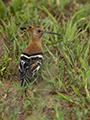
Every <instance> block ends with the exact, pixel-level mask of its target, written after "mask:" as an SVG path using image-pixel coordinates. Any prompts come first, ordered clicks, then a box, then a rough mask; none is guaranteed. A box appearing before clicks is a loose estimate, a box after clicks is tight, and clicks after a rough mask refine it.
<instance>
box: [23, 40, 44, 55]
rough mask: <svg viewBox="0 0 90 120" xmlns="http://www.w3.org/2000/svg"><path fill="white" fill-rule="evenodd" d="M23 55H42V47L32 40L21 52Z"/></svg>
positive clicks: (39, 43)
mask: <svg viewBox="0 0 90 120" xmlns="http://www.w3.org/2000/svg"><path fill="white" fill-rule="evenodd" d="M23 52H24V53H27V54H29V55H31V54H36V53H41V52H42V53H43V49H42V45H41V42H40V41H35V40H32V41H31V42H30V44H29V45H28V47H27V48H25V49H24V50H23Z"/></svg>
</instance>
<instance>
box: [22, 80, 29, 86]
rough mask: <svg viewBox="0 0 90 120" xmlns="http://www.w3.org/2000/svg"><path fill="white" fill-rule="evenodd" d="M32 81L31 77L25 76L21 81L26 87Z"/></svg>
mask: <svg viewBox="0 0 90 120" xmlns="http://www.w3.org/2000/svg"><path fill="white" fill-rule="evenodd" d="M29 83H30V78H23V79H22V82H21V87H25V86H26V85H28V84H29Z"/></svg>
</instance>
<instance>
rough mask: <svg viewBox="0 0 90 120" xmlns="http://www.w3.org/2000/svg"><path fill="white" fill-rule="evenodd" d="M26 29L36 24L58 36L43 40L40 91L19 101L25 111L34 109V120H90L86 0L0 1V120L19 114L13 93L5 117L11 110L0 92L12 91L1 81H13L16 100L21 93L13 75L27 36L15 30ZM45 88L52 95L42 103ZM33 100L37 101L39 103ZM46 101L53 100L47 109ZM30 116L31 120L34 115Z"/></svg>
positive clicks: (89, 7) (89, 34)
mask: <svg viewBox="0 0 90 120" xmlns="http://www.w3.org/2000/svg"><path fill="white" fill-rule="evenodd" d="M26 26H40V27H42V28H44V29H46V30H50V31H54V32H57V33H60V34H62V36H63V37H59V36H54V35H45V36H44V37H43V40H42V43H43V50H44V56H45V59H44V62H43V65H42V68H41V69H40V71H39V73H38V76H39V77H41V79H42V81H43V82H44V87H43V88H42V86H40V88H41V89H39V90H38V89H36V90H34V92H33V91H32V93H29V95H28V99H27V97H26V98H25V99H24V100H22V104H23V108H24V110H25V113H27V112H28V111H34V110H36V111H39V113H40V114H38V118H37V116H36V118H37V119H38V120H64V119H65V120H69V119H70V120H74V119H77V120H82V119H83V120H89V119H90V2H89V1H86V0H73V1H72V0H47V1H46V0H43V1H40V0H8V1H7V0H6V1H5V0H4V1H2V0H0V43H3V45H2V46H1V45H0V46H1V48H0V52H1V53H2V54H1V55H0V86H1V87H2V89H3V90H4V92H2V91H3V90H2V91H0V108H1V109H0V119H1V120H5V119H6V118H7V116H8V119H9V120H10V119H11V120H17V119H18V116H19V113H20V106H19V105H18V104H19V103H17V99H18V98H16V96H15V95H13V98H12V101H13V102H12V106H15V107H14V108H12V111H13V112H12V113H11V114H9V113H8V114H7V112H8V111H9V109H11V106H9V105H8V106H7V103H8V102H9V97H7V100H6V99H4V98H3V94H4V93H5V95H6V96H8V94H9V95H10V94H11V95H12V94H13V93H12V91H13V90H12V89H14V88H13V87H11V88H10V87H9V86H8V89H7V90H6V88H5V86H4V83H5V82H10V83H12V82H13V84H14V86H15V89H16V90H17V92H18V95H19V96H18V97H20V95H22V94H24V93H22V89H21V88H20V82H18V77H17V79H16V80H14V79H13V76H17V73H18V64H19V60H20V54H21V52H22V50H23V49H24V48H26V47H27V45H28V44H29V42H30V33H29V32H22V31H20V27H26ZM3 48H4V51H2V49H3ZM36 79H38V77H36ZM36 79H35V81H36ZM38 84H39V83H38ZM30 88H31V89H32V88H33V83H32V84H31V85H30ZM30 88H29V89H30ZM44 90H46V91H47V92H49V93H50V94H52V97H50V98H49V100H45V99H43V97H42V95H41V94H42V92H43V91H44ZM38 91H39V92H41V94H40V93H39V92H38ZM17 92H16V93H17ZM19 93H20V94H19ZM34 93H38V95H39V96H35V94H34ZM45 96H46V98H47V95H45ZM35 101H39V102H38V104H37V102H35ZM49 102H52V105H51V106H50V107H49V106H48V103H49ZM61 103H63V105H62V104H61ZM45 108H46V109H45ZM44 109H45V110H44ZM49 109H50V113H51V114H50V113H49V112H48V110H49ZM52 111H53V112H52ZM31 114H32V115H31ZM31 114H30V115H31V116H33V119H36V118H35V116H34V115H33V112H32V113H31ZM30 115H29V116H30ZM26 120H27V119H26Z"/></svg>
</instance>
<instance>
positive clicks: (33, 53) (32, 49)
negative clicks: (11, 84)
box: [19, 26, 61, 87]
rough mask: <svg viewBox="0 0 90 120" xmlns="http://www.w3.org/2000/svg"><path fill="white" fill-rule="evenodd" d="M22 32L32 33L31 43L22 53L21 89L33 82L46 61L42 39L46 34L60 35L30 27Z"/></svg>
mask: <svg viewBox="0 0 90 120" xmlns="http://www.w3.org/2000/svg"><path fill="white" fill-rule="evenodd" d="M20 29H21V30H25V31H30V34H31V41H30V43H29V45H28V46H27V48H25V49H24V50H23V51H22V53H21V58H20V62H19V74H20V78H21V80H22V82H21V87H23V86H24V87H25V86H26V85H27V84H29V83H31V82H32V78H33V76H34V75H35V74H36V73H37V72H38V70H39V69H40V67H41V65H42V61H43V59H44V54H43V48H42V44H41V38H42V36H43V35H44V34H55V35H60V36H61V34H59V33H55V32H51V31H46V30H44V29H43V28H40V27H35V26H30V27H22V28H20Z"/></svg>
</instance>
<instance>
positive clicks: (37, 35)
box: [20, 26, 61, 41]
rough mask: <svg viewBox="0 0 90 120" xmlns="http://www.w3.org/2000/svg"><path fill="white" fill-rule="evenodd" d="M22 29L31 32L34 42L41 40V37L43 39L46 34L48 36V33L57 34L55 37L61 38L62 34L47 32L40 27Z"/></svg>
mask: <svg viewBox="0 0 90 120" xmlns="http://www.w3.org/2000/svg"><path fill="white" fill-rule="evenodd" d="M20 29H21V30H27V31H30V33H31V36H32V39H33V40H36V41H38V40H40V39H41V37H42V36H43V35H44V34H46V33H48V34H55V35H60V36H61V34H58V33H54V32H50V31H46V30H44V29H42V28H40V27H34V26H30V27H24V28H20Z"/></svg>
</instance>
